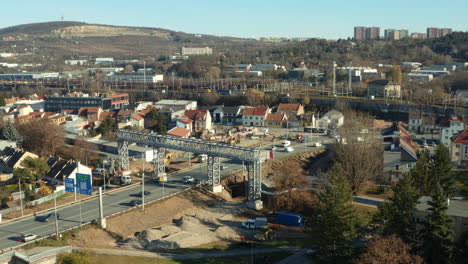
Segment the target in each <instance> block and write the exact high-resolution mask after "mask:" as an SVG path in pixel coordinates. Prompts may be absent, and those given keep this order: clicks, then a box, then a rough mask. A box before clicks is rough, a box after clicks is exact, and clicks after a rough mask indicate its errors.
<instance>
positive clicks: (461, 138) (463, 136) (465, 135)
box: [452, 129, 468, 144]
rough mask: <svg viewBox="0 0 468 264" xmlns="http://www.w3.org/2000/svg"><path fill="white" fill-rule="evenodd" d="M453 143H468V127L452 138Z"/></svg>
mask: <svg viewBox="0 0 468 264" xmlns="http://www.w3.org/2000/svg"><path fill="white" fill-rule="evenodd" d="M452 142H453V143H462V144H468V129H465V130H463V131H462V132H461V133H460V134H459V135H458V136H457V137H455V138H454V139H453V140H452Z"/></svg>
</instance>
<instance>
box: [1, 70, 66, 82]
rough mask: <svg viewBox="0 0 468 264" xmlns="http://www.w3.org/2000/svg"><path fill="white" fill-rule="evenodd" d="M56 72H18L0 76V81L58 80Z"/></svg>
mask: <svg viewBox="0 0 468 264" xmlns="http://www.w3.org/2000/svg"><path fill="white" fill-rule="evenodd" d="M59 76H60V73H58V72H18V73H4V74H0V80H8V81H11V80H39V79H51V78H59Z"/></svg>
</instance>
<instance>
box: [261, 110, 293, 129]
mask: <svg viewBox="0 0 468 264" xmlns="http://www.w3.org/2000/svg"><path fill="white" fill-rule="evenodd" d="M287 122H288V118H287V115H286V114H284V113H268V114H267V116H266V118H265V125H266V126H268V127H285V126H286V123H287Z"/></svg>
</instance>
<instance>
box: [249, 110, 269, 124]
mask: <svg viewBox="0 0 468 264" xmlns="http://www.w3.org/2000/svg"><path fill="white" fill-rule="evenodd" d="M268 113H270V109H269V108H268V107H266V106H261V107H252V108H246V109H244V113H242V124H243V125H244V126H264V125H265V119H266V117H267V114H268Z"/></svg>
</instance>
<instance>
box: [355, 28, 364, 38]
mask: <svg viewBox="0 0 468 264" xmlns="http://www.w3.org/2000/svg"><path fill="white" fill-rule="evenodd" d="M365 31H366V28H365V27H354V40H364V39H365Z"/></svg>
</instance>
